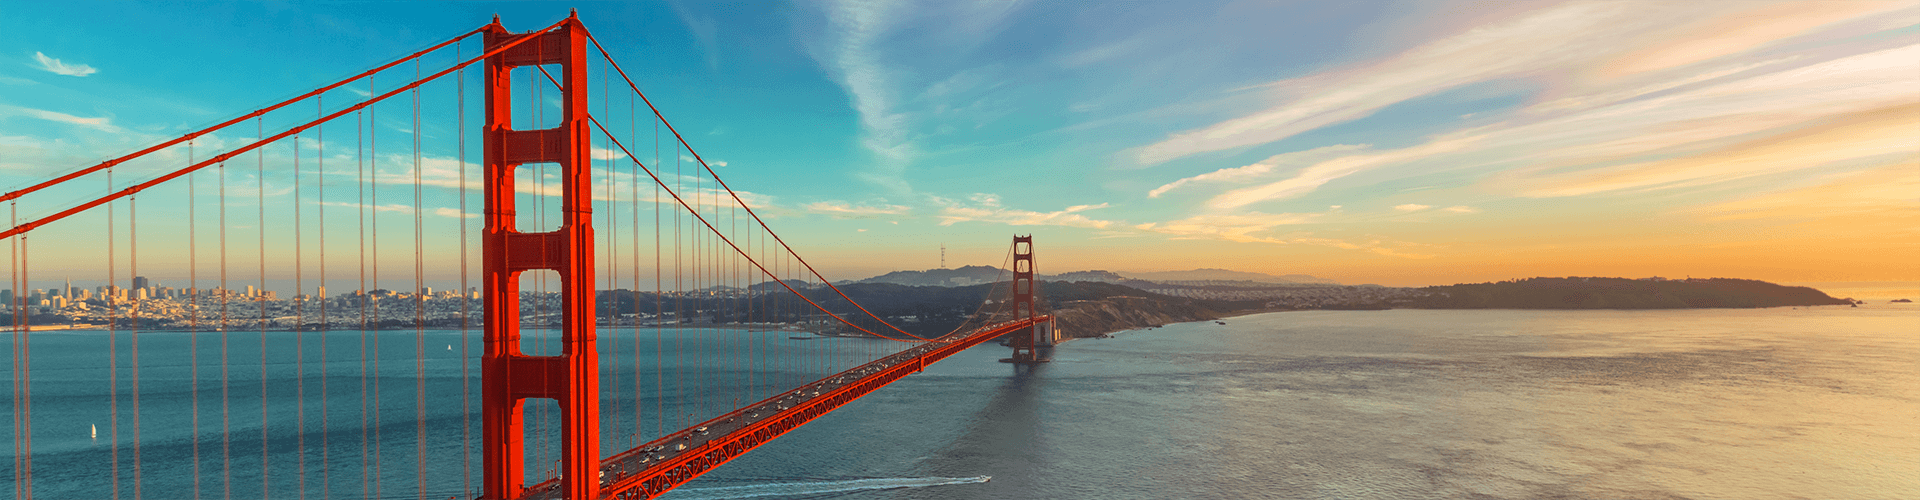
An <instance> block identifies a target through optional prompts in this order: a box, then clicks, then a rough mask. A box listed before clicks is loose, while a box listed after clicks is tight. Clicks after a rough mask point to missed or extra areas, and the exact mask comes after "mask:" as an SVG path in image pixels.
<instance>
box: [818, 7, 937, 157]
mask: <svg viewBox="0 0 1920 500" xmlns="http://www.w3.org/2000/svg"><path fill="white" fill-rule="evenodd" d="M903 7H904V6H903V5H901V4H900V3H899V2H886V1H881V2H853V1H842V2H833V3H831V4H830V5H829V7H828V9H827V18H828V24H829V25H830V26H831V28H830V30H831V33H830V37H831V38H832V41H831V42H829V43H830V47H828V48H827V52H828V53H827V54H825V55H824V57H823V60H822V61H821V62H822V63H823V64H824V65H825V66H827V68H828V70H829V71H830V72H831V73H833V74H834V76H835V79H837V80H839V82H840V86H841V87H842V88H845V89H846V91H847V94H848V96H849V97H851V98H852V100H853V103H852V104H853V109H854V111H855V112H858V113H859V114H860V127H861V129H862V132H863V134H864V136H865V137H864V138H863V139H862V140H861V145H863V146H865V147H866V148H867V150H868V151H871V152H873V153H874V154H875V155H878V156H879V158H880V162H879V164H878V165H876V166H875V168H874V169H873V171H870V172H867V173H866V174H864V175H863V177H864V178H866V179H867V180H868V181H871V182H874V183H875V184H879V185H881V186H882V187H885V188H888V189H891V190H893V191H895V192H898V193H906V192H910V191H911V189H910V188H909V187H908V185H907V183H906V180H905V179H903V178H902V177H901V176H902V174H904V172H905V168H906V163H907V162H909V161H910V160H911V159H912V158H913V156H914V155H915V153H916V148H915V146H914V144H913V142H912V141H911V139H910V138H909V133H908V132H909V131H908V119H907V115H906V114H905V113H904V112H902V111H901V110H899V109H897V107H898V106H899V104H900V103H899V102H898V101H899V97H898V95H897V93H896V92H895V91H894V90H893V89H894V87H895V86H896V85H898V82H896V81H895V80H896V77H895V76H894V75H893V73H892V71H891V70H889V69H888V68H887V66H886V65H885V64H884V63H883V62H882V57H881V52H882V47H883V46H884V45H885V38H886V36H887V34H888V33H890V32H891V31H892V30H893V29H894V28H895V26H894V19H895V17H896V16H897V15H898V14H899V11H900V10H901V9H902V8H903Z"/></svg>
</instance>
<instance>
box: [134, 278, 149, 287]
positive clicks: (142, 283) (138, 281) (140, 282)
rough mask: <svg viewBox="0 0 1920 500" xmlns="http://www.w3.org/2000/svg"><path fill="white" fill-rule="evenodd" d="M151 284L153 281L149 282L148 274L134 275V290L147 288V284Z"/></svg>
mask: <svg viewBox="0 0 1920 500" xmlns="http://www.w3.org/2000/svg"><path fill="white" fill-rule="evenodd" d="M151 284H152V283H148V282H147V277H146V276H134V277H133V289H134V290H145V289H146V288H147V286H148V285H151Z"/></svg>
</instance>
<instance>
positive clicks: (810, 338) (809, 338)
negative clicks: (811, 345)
mask: <svg viewBox="0 0 1920 500" xmlns="http://www.w3.org/2000/svg"><path fill="white" fill-rule="evenodd" d="M787 338H789V339H793V340H813V339H816V338H818V337H801V336H797V335H796V336H792V337H787Z"/></svg>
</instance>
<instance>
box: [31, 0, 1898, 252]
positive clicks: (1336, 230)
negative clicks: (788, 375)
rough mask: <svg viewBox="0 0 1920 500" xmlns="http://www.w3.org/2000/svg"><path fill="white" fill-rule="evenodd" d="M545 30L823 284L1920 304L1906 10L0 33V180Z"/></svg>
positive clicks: (1534, 6)
mask: <svg viewBox="0 0 1920 500" xmlns="http://www.w3.org/2000/svg"><path fill="white" fill-rule="evenodd" d="M569 7H577V8H578V9H579V11H580V16H581V18H582V19H583V21H584V22H585V23H586V25H587V26H588V28H589V29H591V30H592V31H593V32H594V33H595V34H596V36H598V37H599V38H600V39H601V40H603V41H605V42H608V43H609V44H610V49H612V50H613V51H614V53H615V55H616V57H619V58H620V59H621V63H622V64H623V65H624V66H625V67H626V68H627V69H628V71H630V72H633V73H634V74H635V77H636V78H637V79H638V80H639V81H640V85H641V86H642V87H643V89H644V90H646V91H647V92H648V94H649V95H650V96H651V97H652V98H653V99H654V101H655V102H656V103H659V104H660V105H661V108H662V110H663V111H664V112H665V113H666V114H667V116H668V117H669V118H670V119H672V120H674V122H675V124H676V125H678V126H679V127H680V128H681V129H682V130H683V131H685V132H687V133H688V134H689V139H690V140H691V141H692V142H693V144H694V146H695V147H696V148H697V149H698V150H699V151H701V153H702V154H703V155H705V156H706V157H708V158H709V159H713V160H718V161H722V162H725V163H726V166H724V167H719V169H720V174H721V175H722V176H725V178H726V179H727V180H728V181H729V182H730V183H732V184H733V185H735V186H736V187H737V188H740V189H742V190H745V191H748V192H750V193H751V196H752V198H750V199H751V200H753V201H754V202H755V203H756V204H758V205H761V208H762V209H763V210H765V211H767V212H768V213H769V214H770V215H773V216H775V218H774V220H773V221H771V222H770V223H771V224H774V226H775V229H776V230H778V231H780V232H781V233H782V234H783V235H784V236H787V237H788V238H789V239H791V240H792V241H793V243H794V244H795V246H796V247H797V248H800V249H801V250H802V252H804V255H806V256H807V257H808V258H809V259H810V260H813V261H815V262H816V263H817V264H820V265H822V266H823V268H824V269H823V270H825V271H827V273H828V275H829V276H830V277H833V278H836V279H841V278H860V277H865V276H869V275H873V274H878V273H882V272H886V271H891V270H896V269H924V268H929V267H934V266H935V265H937V264H938V260H937V258H938V248H939V247H938V245H939V244H941V243H945V244H946V246H947V247H948V248H949V254H948V255H949V265H960V264H998V262H999V261H1000V259H1001V257H1002V256H1003V255H1004V246H1005V242H1006V239H1007V236H1008V235H1009V234H1012V233H1022V234H1024V233H1034V234H1035V235H1036V236H1037V237H1038V241H1039V243H1038V248H1039V250H1040V252H1041V257H1042V258H1041V261H1040V265H1041V267H1042V269H1041V270H1042V271H1043V272H1055V271H1069V270H1080V269H1110V270H1116V271H1158V270H1177V269H1192V268H1198V267H1226V268H1234V269H1240V270H1247V271H1261V272H1271V273H1276V274H1289V273H1303V274H1313V275H1318V276H1324V277H1329V278H1334V279H1337V280H1341V281H1343V282H1347V283H1382V284H1390V285H1425V284H1446V283H1453V282H1466V281H1485V280H1498V279H1506V278H1513V277H1525V276H1535V275H1549V276H1558V275H1607V276H1648V275H1667V276H1682V275H1694V276H1736V277H1751V278H1760V279H1771V280H1777V281H1849V280H1861V281H1876V280H1920V267H1917V266H1916V265H1915V264H1914V263H1913V261H1912V260H1911V259H1910V258H1904V257H1899V256H1908V255H1914V254H1920V214H1917V212H1920V195H1916V193H1920V173H1916V171H1920V168H1917V167H1920V160H1917V159H1916V158H1917V157H1920V111H1917V110H1920V62H1916V61H1920V7H1916V6H1915V5H1914V4H1913V3H1911V2H1874V1H1843V2H1787V3H1768V2H1754V1H1737V2H1598V3H1590V2H1564V3H1563V2H1385V1H1381V2H1297V3H1291V2H1115V3H1082V2H1052V3H1043V2H986V3H972V2H887V1H874V2H853V1H848V2H801V3H793V4H788V3H744V4H743V3H699V2H682V3H580V4H564V3H405V2H367V3H244V4H228V3H164V2H152V3H133V2H105V3H96V2H33V3H10V4H7V5H4V6H0V29H5V30H6V31H7V32H9V33H10V34H11V35H10V36H9V37H8V41H6V42H0V184H7V185H10V186H19V185H25V184H28V183H31V182H34V181H36V180H38V179H42V178H45V177H47V176H50V175H55V174H57V173H61V172H64V171H70V170H72V169H75V168H78V167H81V166H85V165H90V164H92V163H95V162H98V161H100V160H102V159H105V158H108V157H111V156H112V155H113V154H115V153H120V152H125V151H131V150H133V149H137V148H139V147H141V146H143V145H145V144H151V143H154V142H157V141H159V140H164V139H165V138H166V136H168V135H170V134H171V135H177V134H180V133H184V132H186V131H189V130H192V129H194V128H197V127H196V126H204V125H207V124H211V123H215V122H218V121H220V120H223V119H226V118H229V117H232V116H236V115H238V114H240V113H244V112H247V111H250V110H252V109H255V108H258V107H260V106H262V105H265V104H269V103H272V102H275V101H278V100H280V99H284V98H286V97H290V96H292V95H295V94H297V93H299V92H303V91H305V90H308V89H312V88H314V87H317V86H320V85H323V84H326V83H329V82H332V81H334V80H337V79H339V78H342V77H345V76H348V75H351V74H354V73H357V72H360V71H363V70H365V69H368V68H371V67H373V66H376V65H378V64H381V63H384V62H386V61H389V60H392V59H394V58H397V57H399V56H401V55H404V54H406V53H408V52H411V51H413V50H418V49H419V48H422V47H425V46H427V45H430V44H432V43H435V42H437V41H440V40H444V39H446V38H448V37H451V36H453V35H457V34H459V33H462V32H465V31H467V30H471V29H473V28H475V27H477V26H479V25H482V24H485V23H486V22H487V21H488V20H489V19H490V18H491V16H492V15H493V14H495V13H498V14H499V15H500V16H501V17H502V19H503V22H504V23H505V24H506V25H507V26H508V28H510V29H514V30H528V29H534V28H537V27H541V26H545V25H547V24H549V23H551V22H553V21H555V20H558V19H559V18H560V17H563V16H564V15H565V14H566V9H567V8H569ZM475 47H477V45H476V46H475ZM447 60H450V58H447V59H443V60H441V62H442V63H444V62H445V61H447ZM443 90H444V89H443ZM470 90H472V89H470ZM335 94H339V96H338V97H334V95H333V94H330V95H329V99H336V100H335V101H329V102H330V103H331V102H342V103H344V102H345V101H344V100H345V99H350V98H351V97H350V96H349V95H348V94H345V93H341V92H336V93H335ZM330 107H331V106H330ZM429 113H430V114H431V113H432V112H431V111H430V112H429ZM383 116H386V117H389V118H390V119H396V120H397V119H400V118H399V117H401V113H388V114H386V115H383ZM392 125H394V126H400V124H398V122H394V123H393V124H392ZM269 126H270V125H269ZM330 130H331V129H330ZM439 132H440V133H438V134H436V135H434V136H433V137H438V138H441V139H447V138H448V137H449V136H450V135H451V134H452V132H451V131H447V130H441V131H439ZM329 133H334V132H331V131H330V132H329ZM395 137H398V135H395ZM207 147H214V148H217V147H218V146H217V145H212V144H210V145H208V146H207ZM432 147H438V148H440V149H429V151H428V153H426V154H427V155H429V156H430V157H436V158H442V159H444V158H447V157H450V154H448V153H449V151H450V148H451V146H444V147H442V146H430V148H432ZM140 172H142V171H140V170H137V169H136V170H132V171H129V172H127V173H126V174H124V175H125V176H126V177H139V176H140V175H142V174H140ZM83 194H84V193H79V192H72V193H62V194H57V195H52V196H50V197H49V198H48V200H47V201H45V203H46V205H45V206H48V207H51V206H55V205H59V204H60V203H63V202H71V201H73V200H76V199H80V198H82V196H83ZM280 194H283V193H280V192H274V193H273V195H274V196H279V195H280ZM430 196H434V197H435V198H434V200H435V201H436V202H438V203H440V204H441V205H442V206H447V205H448V204H449V203H450V202H447V201H446V199H445V197H446V196H450V195H447V194H445V193H439V194H430ZM157 203H166V202H157ZM249 203H251V202H249ZM247 206H248V207H250V208H249V209H251V207H253V206H254V205H247ZM23 209H25V208H24V207H23ZM26 210H27V211H29V212H31V211H32V210H33V209H26ZM38 210H41V211H47V210H51V209H48V208H38ZM75 224H81V223H79V222H76V223H75ZM75 231H79V230H77V229H76V230H75ZM78 234H81V233H76V236H68V237H67V238H83V237H85V236H79V235H78ZM47 265H48V266H52V267H49V268H48V269H49V271H48V272H62V271H63V270H71V269H83V268H85V267H86V266H87V264H83V263H73V264H71V265H67V264H60V263H58V261H57V260H55V261H53V262H49V263H48V264H47ZM63 265H64V266H66V267H64V268H63V267H59V266H63ZM149 265H155V264H149Z"/></svg>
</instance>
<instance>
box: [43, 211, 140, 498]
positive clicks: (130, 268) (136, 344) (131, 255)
mask: <svg viewBox="0 0 1920 500" xmlns="http://www.w3.org/2000/svg"><path fill="white" fill-rule="evenodd" d="M138 203H139V201H138V197H135V196H128V197H127V276H129V277H138V276H140V240H139V239H138V236H139V233H138V231H137V229H138V228H139V226H138V224H137V223H138V222H139V219H138V218H136V215H135V214H137V213H138V211H137V210H135V208H137V206H138ZM129 281H132V280H131V279H129ZM145 291H146V289H145V288H140V289H139V290H135V291H134V292H133V304H132V307H131V308H129V311H128V313H129V315H130V316H132V319H133V321H130V322H129V323H131V324H130V325H129V326H128V327H127V338H128V346H127V351H128V358H127V362H128V363H129V364H130V365H132V367H133V498H134V499H135V500H138V499H139V498H140V493H141V491H142V488H141V487H142V484H141V481H140V479H141V477H140V305H141V304H140V303H141V302H144V301H142V300H140V293H141V292H145ZM62 293H63V294H65V293H68V292H62Z"/></svg>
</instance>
